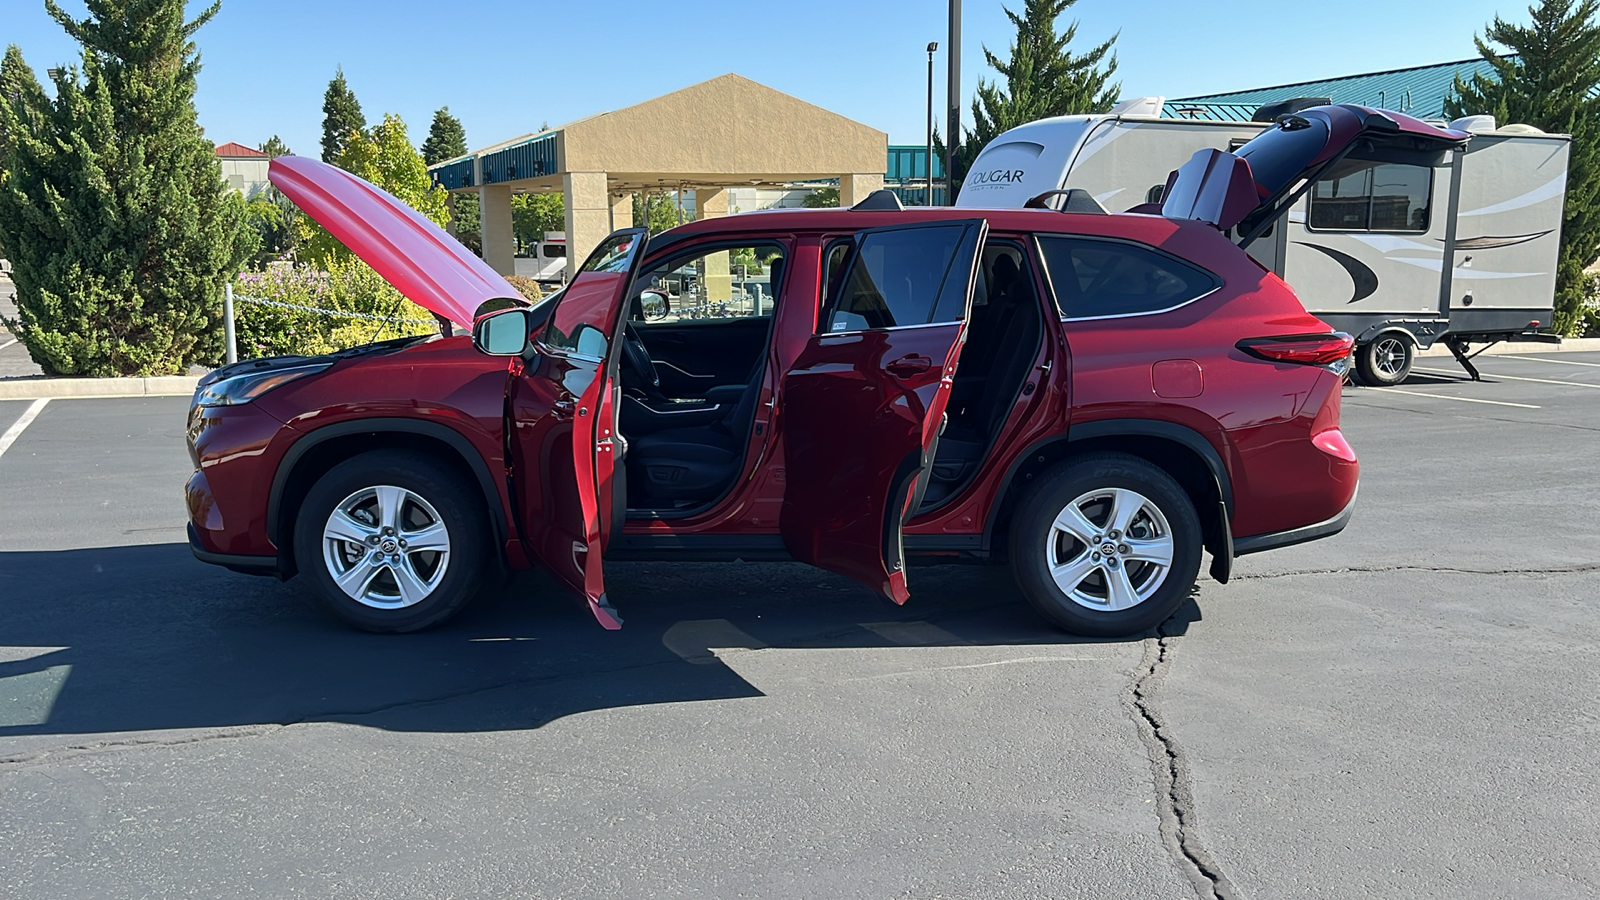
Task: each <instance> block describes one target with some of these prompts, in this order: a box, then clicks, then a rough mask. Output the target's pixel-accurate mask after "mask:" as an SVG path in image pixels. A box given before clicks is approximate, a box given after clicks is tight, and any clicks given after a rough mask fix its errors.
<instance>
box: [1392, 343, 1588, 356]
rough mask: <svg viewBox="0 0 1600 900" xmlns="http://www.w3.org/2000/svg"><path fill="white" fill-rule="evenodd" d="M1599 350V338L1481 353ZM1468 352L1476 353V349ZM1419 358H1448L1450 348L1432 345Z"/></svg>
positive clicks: (1499, 346)
mask: <svg viewBox="0 0 1600 900" xmlns="http://www.w3.org/2000/svg"><path fill="white" fill-rule="evenodd" d="M1595 350H1600V338H1567V339H1566V340H1564V341H1562V342H1561V343H1559V344H1535V343H1527V342H1521V341H1518V342H1517V343H1512V344H1495V345H1494V346H1493V347H1490V348H1489V349H1487V350H1485V351H1483V355H1484V356H1516V355H1517V354H1520V353H1582V352H1585V351H1595ZM1468 352H1471V353H1476V352H1478V351H1477V348H1471V349H1469V351H1468ZM1417 356H1419V357H1431V356H1443V357H1445V358H1446V359H1448V358H1449V357H1450V348H1449V347H1446V346H1445V345H1443V344H1434V345H1433V346H1432V347H1429V348H1428V349H1426V350H1423V351H1421V352H1419V353H1418V354H1417Z"/></svg>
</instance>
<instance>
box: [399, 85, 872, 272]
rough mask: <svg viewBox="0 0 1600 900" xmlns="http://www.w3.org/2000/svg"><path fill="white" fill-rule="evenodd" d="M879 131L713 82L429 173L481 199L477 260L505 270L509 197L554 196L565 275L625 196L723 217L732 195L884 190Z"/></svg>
mask: <svg viewBox="0 0 1600 900" xmlns="http://www.w3.org/2000/svg"><path fill="white" fill-rule="evenodd" d="M888 143H889V138H888V135H886V134H885V133H883V132H881V131H878V130H877V129H875V128H871V127H869V126H867V125H863V124H861V123H860V122H856V121H853V120H851V119H847V118H845V117H844V116H841V115H838V114H836V113H832V112H829V111H828V110H825V109H823V108H821V107H819V106H814V105H812V104H810V103H806V102H805V101H803V100H799V99H797V98H795V97H791V96H789V95H788V94H785V93H783V92H781V91H776V90H773V89H772V88H769V87H766V86H765V85H761V84H757V83H756V82H754V81H751V80H750V79H748V78H744V77H742V76H740V75H733V74H729V75H722V76H719V77H717V78H713V79H711V80H709V81H703V82H701V83H699V84H695V85H691V86H689V87H686V88H684V89H682V90H679V91H674V92H672V93H670V94H666V95H664V96H661V97H657V98H655V99H653V100H646V101H645V102H643V103H639V104H636V105H634V106H629V107H626V108H624V109H619V110H616V111H614V112H607V113H601V114H599V115H595V116H590V117H588V118H586V119H579V120H578V121H576V122H571V123H569V124H567V125H563V126H561V127H560V128H555V129H551V130H549V131H544V132H540V133H537V134H532V135H526V136H524V137H520V138H517V139H515V140H511V141H506V142H504V143H501V144H495V145H492V146H490V147H486V148H484V149H482V150H478V151H476V152H474V153H471V154H468V155H467V156H464V157H461V158H459V159H454V160H450V161H448V162H444V163H440V164H438V165H435V166H433V167H432V168H431V170H430V171H431V172H432V173H433V175H434V178H435V180H436V181H437V182H438V183H439V184H441V185H443V186H444V187H446V188H447V189H449V190H451V191H453V192H457V193H461V192H468V191H472V192H476V193H477V194H478V196H479V198H480V201H481V202H480V204H479V208H480V210H481V215H482V217H483V220H482V235H483V257H484V260H485V261H487V262H488V263H489V265H490V266H492V267H493V268H494V269H495V270H496V271H498V272H501V273H502V274H511V273H512V272H513V265H514V254H515V245H514V242H513V240H512V227H511V197H512V195H513V194H515V193H523V192H533V191H561V192H562V193H563V194H564V195H565V198H566V216H567V220H566V232H567V246H568V257H567V260H568V261H567V265H568V274H569V275H570V274H571V267H572V266H574V265H577V264H579V263H581V262H582V260H583V259H584V258H585V257H586V256H587V255H588V254H589V252H590V251H591V250H593V249H594V247H595V246H596V245H597V244H599V243H600V241H601V240H602V239H603V238H604V237H605V236H606V234H608V233H610V232H611V231H612V230H614V229H616V228H623V227H627V226H629V225H632V224H633V222H632V216H633V195H634V194H635V193H637V192H642V191H662V190H667V191H680V192H681V191H684V190H693V191H694V194H695V207H696V214H697V217H705V216H715V215H725V214H727V212H728V199H727V192H728V191H729V189H732V188H746V187H780V186H783V185H786V184H790V183H793V182H802V181H818V180H823V179H838V181H839V202H840V204H841V205H846V206H848V205H851V204H853V203H855V202H856V201H858V200H860V199H862V198H864V197H865V196H866V195H867V194H869V193H871V192H872V191H874V190H877V189H879V188H881V187H882V186H883V167H884V159H885V154H886V153H887V150H888Z"/></svg>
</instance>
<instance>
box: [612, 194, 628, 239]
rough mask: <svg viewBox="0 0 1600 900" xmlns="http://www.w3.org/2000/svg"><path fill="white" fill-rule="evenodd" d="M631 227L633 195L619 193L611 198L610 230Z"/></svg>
mask: <svg viewBox="0 0 1600 900" xmlns="http://www.w3.org/2000/svg"><path fill="white" fill-rule="evenodd" d="M632 227H633V195H632V194H619V195H617V196H615V197H612V198H611V230H612V231H616V230H617V229H619V228H632Z"/></svg>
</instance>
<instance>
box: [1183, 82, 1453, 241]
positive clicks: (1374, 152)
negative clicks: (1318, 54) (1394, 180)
mask: <svg viewBox="0 0 1600 900" xmlns="http://www.w3.org/2000/svg"><path fill="white" fill-rule="evenodd" d="M1470 139H1471V135H1469V134H1467V133H1466V132H1465V131H1452V130H1450V129H1446V128H1437V127H1435V126H1433V125H1429V124H1428V123H1426V122H1424V121H1422V120H1421V119H1414V118H1412V117H1411V116H1408V115H1404V114H1402V113H1397V112H1390V111H1388V110H1376V109H1368V108H1367V107H1364V106H1352V105H1349V104H1340V105H1335V106H1316V107H1312V108H1311V109H1304V110H1301V111H1299V112H1297V113H1292V114H1290V115H1286V116H1279V117H1278V120H1277V122H1275V123H1274V124H1273V126H1272V127H1271V128H1269V129H1267V130H1266V131H1263V132H1262V133H1261V134H1259V135H1257V136H1256V137H1254V138H1252V139H1251V140H1250V141H1249V142H1248V143H1246V144H1245V145H1244V146H1242V147H1240V148H1239V149H1237V150H1235V151H1233V152H1232V153H1224V152H1223V151H1221V150H1201V151H1200V152H1198V153H1196V154H1195V155H1194V156H1193V157H1192V158H1191V159H1190V160H1189V161H1188V162H1187V163H1184V165H1183V167H1182V168H1180V169H1178V170H1177V171H1176V172H1173V173H1172V174H1171V175H1170V176H1168V178H1167V187H1166V190H1165V191H1164V192H1163V193H1162V201H1161V214H1162V215H1164V216H1167V217H1168V218H1174V219H1199V220H1201V221H1203V222H1209V223H1211V224H1212V225H1215V226H1216V227H1217V228H1219V229H1222V230H1223V231H1227V230H1228V229H1230V228H1233V227H1234V226H1236V225H1239V224H1240V223H1247V224H1246V225H1245V226H1244V228H1242V229H1241V231H1246V232H1255V233H1259V231H1260V230H1261V229H1264V228H1265V227H1266V225H1267V224H1270V222H1271V221H1272V220H1273V219H1275V218H1277V216H1278V215H1280V214H1281V213H1282V212H1283V211H1285V210H1287V209H1288V208H1289V207H1290V206H1292V205H1293V204H1294V203H1295V201H1297V200H1299V199H1300V197H1301V195H1303V194H1304V193H1305V191H1306V190H1308V189H1309V188H1310V186H1311V184H1312V183H1314V182H1316V181H1317V180H1318V179H1321V178H1324V177H1327V176H1330V175H1332V176H1339V175H1344V174H1348V173H1349V172H1353V171H1356V170H1358V169H1361V168H1363V167H1365V166H1372V165H1377V164H1380V163H1409V164H1412V165H1424V166H1437V165H1442V164H1443V163H1444V161H1445V158H1446V154H1447V153H1448V152H1449V151H1451V150H1454V149H1457V148H1460V147H1462V146H1465V145H1466V143H1467V141H1468V140H1470ZM1254 236H1255V234H1254V233H1248V234H1247V235H1246V236H1245V237H1244V238H1243V242H1244V243H1248V242H1249V241H1250V240H1251V239H1253V238H1254Z"/></svg>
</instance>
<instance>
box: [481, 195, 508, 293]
mask: <svg viewBox="0 0 1600 900" xmlns="http://www.w3.org/2000/svg"><path fill="white" fill-rule="evenodd" d="M478 222H479V227H481V228H482V229H483V230H482V231H481V232H480V233H481V234H482V235H483V261H484V262H486V263H488V264H489V268H491V269H493V270H495V271H496V272H499V273H500V274H501V275H515V274H516V271H517V259H516V257H517V245H516V242H515V241H514V240H513V239H512V230H511V185H509V184H486V185H483V186H482V187H480V188H478Z"/></svg>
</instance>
